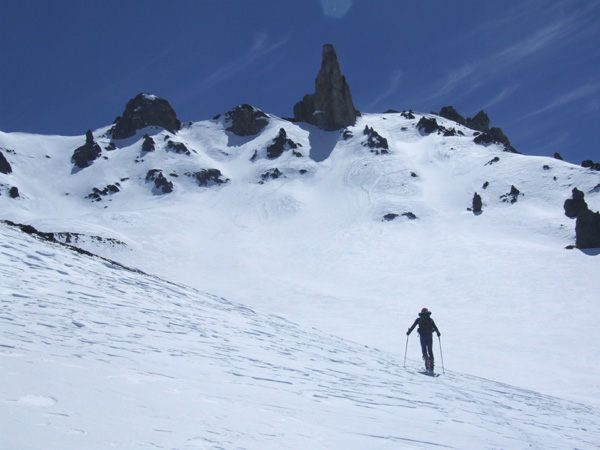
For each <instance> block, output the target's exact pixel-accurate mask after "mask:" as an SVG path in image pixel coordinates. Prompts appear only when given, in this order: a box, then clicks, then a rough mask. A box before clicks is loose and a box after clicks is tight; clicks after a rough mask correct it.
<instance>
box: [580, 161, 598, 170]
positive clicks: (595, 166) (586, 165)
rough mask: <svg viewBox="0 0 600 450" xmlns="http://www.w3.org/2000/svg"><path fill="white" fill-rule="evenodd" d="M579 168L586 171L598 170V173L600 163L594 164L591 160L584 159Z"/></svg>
mask: <svg viewBox="0 0 600 450" xmlns="http://www.w3.org/2000/svg"><path fill="white" fill-rule="evenodd" d="M581 167H584V168H586V169H592V170H598V171H600V162H597V163H595V162H594V161H592V160H591V159H586V160H585V161H583V162H582V163H581Z"/></svg>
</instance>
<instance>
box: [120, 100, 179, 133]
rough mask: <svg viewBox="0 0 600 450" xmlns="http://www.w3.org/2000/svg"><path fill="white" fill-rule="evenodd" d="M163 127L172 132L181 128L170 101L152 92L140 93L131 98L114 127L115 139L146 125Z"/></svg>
mask: <svg viewBox="0 0 600 450" xmlns="http://www.w3.org/2000/svg"><path fill="white" fill-rule="evenodd" d="M149 126H157V127H162V128H164V129H165V130H167V131H169V132H170V133H175V132H176V131H178V130H179V129H180V128H181V122H180V121H179V119H177V115H176V114H175V111H174V110H173V108H171V105H169V102H167V101H166V100H164V99H162V98H159V97H157V96H155V95H150V94H138V95H137V96H136V97H135V98H133V99H131V100H129V102H127V105H126V106H125V111H123V115H122V116H121V117H117V119H116V121H115V126H114V127H113V128H112V137H113V138H114V139H125V138H128V137H131V136H133V135H134V134H135V132H136V131H137V130H141V129H143V128H145V127H149Z"/></svg>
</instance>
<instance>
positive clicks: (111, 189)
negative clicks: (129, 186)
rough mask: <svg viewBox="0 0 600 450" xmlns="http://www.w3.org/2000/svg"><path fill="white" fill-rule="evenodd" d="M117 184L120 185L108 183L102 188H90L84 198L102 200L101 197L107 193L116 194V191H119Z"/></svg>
mask: <svg viewBox="0 0 600 450" xmlns="http://www.w3.org/2000/svg"><path fill="white" fill-rule="evenodd" d="M119 186H120V184H119V183H115V184H109V185H108V186H106V187H105V188H104V189H102V190H101V189H98V188H97V187H95V188H94V189H92V192H91V194H89V195H87V196H86V198H89V199H92V200H94V201H97V202H99V201H100V200H102V197H105V196H107V195H112V194H116V193H117V192H119V191H120V189H119Z"/></svg>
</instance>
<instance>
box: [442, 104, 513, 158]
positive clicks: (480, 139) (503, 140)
mask: <svg viewBox="0 0 600 450" xmlns="http://www.w3.org/2000/svg"><path fill="white" fill-rule="evenodd" d="M439 116H441V117H443V118H445V119H448V120H452V121H454V122H456V123H458V124H460V125H464V126H465V127H467V128H470V129H472V130H475V131H479V132H480V133H481V134H478V135H477V136H476V137H475V139H474V142H475V143H476V144H483V145H488V144H500V145H502V146H504V149H505V151H507V152H511V153H519V152H518V151H517V150H516V149H515V148H514V147H513V146H512V145H511V144H510V141H509V140H508V138H507V137H506V136H505V135H504V132H503V131H502V129H501V128H498V127H492V128H490V118H489V116H488V115H487V114H486V113H485V111H483V110H481V111H479V112H478V113H477V114H475V117H473V118H466V119H465V118H464V117H463V116H461V115H460V114H459V113H458V112H457V111H456V109H454V107H453V106H444V107H443V108H442V109H441V110H440V112H439Z"/></svg>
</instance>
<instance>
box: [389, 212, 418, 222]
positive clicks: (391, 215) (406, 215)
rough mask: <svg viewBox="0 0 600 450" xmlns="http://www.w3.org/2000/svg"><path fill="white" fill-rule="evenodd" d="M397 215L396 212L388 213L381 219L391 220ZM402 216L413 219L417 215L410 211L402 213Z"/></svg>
mask: <svg viewBox="0 0 600 450" xmlns="http://www.w3.org/2000/svg"><path fill="white" fill-rule="evenodd" d="M397 217H398V214H396V213H388V214H386V215H385V216H383V220H385V221H386V222H391V221H392V220H394V219H396V218H397ZM402 217H406V218H407V219H409V220H415V219H416V218H417V216H416V215H414V214H413V213H412V212H410V211H409V212H404V213H402Z"/></svg>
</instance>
